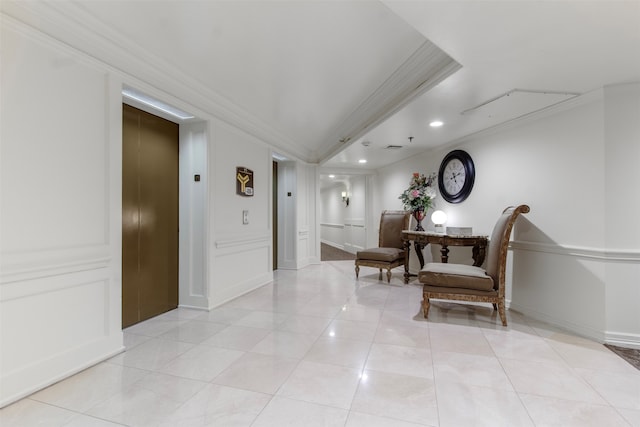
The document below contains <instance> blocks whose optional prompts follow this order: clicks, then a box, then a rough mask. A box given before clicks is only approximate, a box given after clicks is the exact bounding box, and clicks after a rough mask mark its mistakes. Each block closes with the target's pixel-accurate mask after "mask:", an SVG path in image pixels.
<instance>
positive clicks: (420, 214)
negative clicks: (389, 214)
mask: <svg viewBox="0 0 640 427" xmlns="http://www.w3.org/2000/svg"><path fill="white" fill-rule="evenodd" d="M425 216H426V213H425V211H424V208H417V209H414V211H413V218H414V219H415V220H416V231H424V228H422V220H423V219H424V217H425Z"/></svg>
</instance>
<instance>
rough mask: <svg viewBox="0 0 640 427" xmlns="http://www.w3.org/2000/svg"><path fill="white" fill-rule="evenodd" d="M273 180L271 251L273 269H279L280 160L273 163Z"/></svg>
mask: <svg viewBox="0 0 640 427" xmlns="http://www.w3.org/2000/svg"><path fill="white" fill-rule="evenodd" d="M271 179H272V182H273V187H272V189H271V190H272V192H271V197H272V206H273V209H272V213H271V231H272V236H271V239H272V245H271V248H272V250H271V252H272V256H271V258H272V265H271V267H272V268H271V270H277V269H278V162H276V161H275V160H274V161H273V165H272V178H271Z"/></svg>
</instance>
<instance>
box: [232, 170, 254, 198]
mask: <svg viewBox="0 0 640 427" xmlns="http://www.w3.org/2000/svg"><path fill="white" fill-rule="evenodd" d="M236 194H237V195H239V196H244V197H251V196H253V171H252V170H251V169H247V168H245V167H244V166H237V167H236Z"/></svg>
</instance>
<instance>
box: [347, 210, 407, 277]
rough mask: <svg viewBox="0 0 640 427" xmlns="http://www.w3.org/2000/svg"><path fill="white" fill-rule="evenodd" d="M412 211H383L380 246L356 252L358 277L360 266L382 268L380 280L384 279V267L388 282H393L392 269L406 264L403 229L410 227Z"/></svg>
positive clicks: (379, 236)
mask: <svg viewBox="0 0 640 427" xmlns="http://www.w3.org/2000/svg"><path fill="white" fill-rule="evenodd" d="M410 219H411V212H408V211H407V212H405V211H383V212H382V215H381V216H380V234H379V235H378V247H377V248H371V249H365V250H363V251H358V252H357V253H356V278H357V277H358V274H359V273H360V266H366V267H374V268H379V269H380V275H379V276H378V280H382V269H383V268H386V269H387V283H390V282H391V269H392V268H395V267H399V266H401V265H404V262H405V254H406V250H405V248H404V242H403V241H402V230H407V229H409V220H410Z"/></svg>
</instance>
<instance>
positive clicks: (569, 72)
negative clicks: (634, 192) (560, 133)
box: [324, 1, 640, 170]
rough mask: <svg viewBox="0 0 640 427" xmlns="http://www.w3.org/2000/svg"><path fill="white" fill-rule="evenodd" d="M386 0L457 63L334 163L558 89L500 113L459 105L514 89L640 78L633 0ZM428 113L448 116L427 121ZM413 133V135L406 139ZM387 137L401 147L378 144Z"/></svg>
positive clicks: (433, 135) (397, 154)
mask: <svg viewBox="0 0 640 427" xmlns="http://www.w3.org/2000/svg"><path fill="white" fill-rule="evenodd" d="M385 4H386V5H387V6H388V7H389V8H390V9H391V10H393V11H394V12H395V13H397V14H398V16H401V17H402V18H403V19H405V20H406V22H408V23H409V24H410V25H412V26H413V27H414V28H416V29H417V30H418V31H420V33H421V34H423V35H424V36H425V37H426V38H428V39H429V40H431V41H432V42H433V43H434V44H436V45H437V46H439V47H440V48H441V49H443V50H444V51H445V52H447V53H448V54H449V55H450V56H452V57H453V58H454V59H455V60H456V61H458V62H459V63H460V64H461V65H462V68H461V69H460V71H458V72H457V73H455V74H454V75H452V76H451V77H449V78H448V79H446V80H445V81H443V82H442V83H440V84H439V85H438V86H436V87H435V88H433V89H431V90H430V91H428V92H427V93H425V94H424V95H422V96H421V97H420V98H418V99H417V100H415V101H414V102H413V103H411V104H410V105H408V106H407V107H405V108H404V109H403V110H402V111H401V112H399V113H397V114H396V115H395V116H393V117H392V118H391V119H389V120H387V121H386V122H385V123H384V124H382V125H381V126H378V127H377V128H376V129H375V130H373V131H371V132H369V133H368V134H366V135H364V137H363V138H362V140H366V141H368V142H370V145H369V146H368V147H364V146H362V145H361V143H360V142H361V141H362V140H360V141H355V142H354V144H353V145H351V146H350V147H349V148H348V149H346V150H344V151H343V152H342V153H340V154H339V155H337V156H335V157H334V158H332V159H330V160H328V161H327V162H325V163H324V166H325V167H326V168H328V169H330V170H339V168H354V167H356V165H357V160H358V159H360V158H366V159H367V160H368V162H367V164H366V165H365V166H364V167H366V168H371V169H376V168H379V167H381V166H384V165H385V164H390V163H392V162H395V161H398V160H401V159H403V158H407V157H409V156H411V155H413V154H415V153H416V152H420V151H424V150H426V149H430V148H434V147H436V146H439V145H444V144H447V143H448V142H451V141H455V140H456V139H459V138H462V137H464V136H467V135H470V134H472V133H474V132H477V131H479V130H482V129H486V128H489V127H492V126H494V125H497V124H500V123H503V122H505V121H508V120H510V119H513V118H516V117H518V116H521V115H523V114H527V113H530V112H533V111H536V110H539V109H540V108H543V107H544V106H545V104H550V105H551V104H554V103H556V102H559V101H560V100H562V99H563V97H561V96H557V95H556V94H549V95H541V94H536V93H534V94H530V95H527V96H520V97H513V96H511V97H510V98H515V99H511V101H508V103H505V108H500V109H499V110H498V114H495V112H493V113H492V112H491V111H483V109H478V110H476V111H475V112H471V113H467V114H461V113H462V112H463V111H465V110H468V109H470V108H473V107H476V106H478V105H481V104H483V103H485V102H487V101H489V100H492V99H494V98H496V97H498V96H500V95H502V94H505V93H508V92H510V91H512V90H513V89H524V90H529V91H535V92H537V91H547V92H561V93H569V94H572V93H574V94H576V93H577V94H585V93H588V92H590V91H593V90H596V89H598V88H601V87H603V86H605V85H608V84H616V83H628V82H634V81H635V82H638V81H640V2H638V1H626V2H616V1H592V2H586V1H547V2H541V1H512V2H506V1H446V2H444V1H423V2H416V1H387V2H385ZM566 98H567V99H569V98H570V96H567V97H566ZM505 99H507V98H502V99H501V100H500V102H502V101H503V100H505ZM495 104H496V103H490V104H488V105H487V107H489V106H492V105H495ZM507 104H508V105H507ZM433 119H440V120H442V121H443V122H444V126H442V127H440V128H431V127H429V125H428V124H429V122H430V121H431V120H433ZM409 136H413V137H414V138H413V142H411V143H409V141H408V137H409ZM389 144H397V145H403V146H405V148H403V149H400V150H393V151H390V150H384V149H383V147H385V146H387V145H389ZM360 167H361V168H362V166H360Z"/></svg>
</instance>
